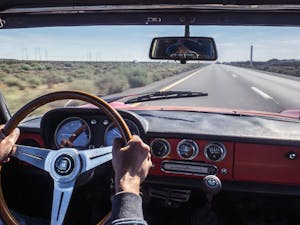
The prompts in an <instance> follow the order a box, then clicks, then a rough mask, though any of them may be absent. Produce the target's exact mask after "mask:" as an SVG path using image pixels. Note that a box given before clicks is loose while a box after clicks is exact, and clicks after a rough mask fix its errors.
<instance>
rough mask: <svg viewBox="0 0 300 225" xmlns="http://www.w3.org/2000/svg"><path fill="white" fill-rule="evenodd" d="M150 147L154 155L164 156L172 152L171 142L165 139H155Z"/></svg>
mask: <svg viewBox="0 0 300 225" xmlns="http://www.w3.org/2000/svg"><path fill="white" fill-rule="evenodd" d="M150 149H151V152H152V154H153V155H154V156H156V157H159V158H163V157H166V156H167V155H168V154H169V153H170V144H169V142H168V141H167V140H165V139H154V140H153V141H152V142H151V144H150Z"/></svg>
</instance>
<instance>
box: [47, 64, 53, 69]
mask: <svg viewBox="0 0 300 225" xmlns="http://www.w3.org/2000/svg"><path fill="white" fill-rule="evenodd" d="M45 68H46V70H52V69H53V66H52V65H51V64H47V65H46V66H45Z"/></svg>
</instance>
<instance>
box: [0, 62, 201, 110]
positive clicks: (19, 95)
mask: <svg viewBox="0 0 300 225" xmlns="http://www.w3.org/2000/svg"><path fill="white" fill-rule="evenodd" d="M200 66H201V64H194V63H191V64H185V65H182V64H179V63H150V62H149V63H148V62H144V63H141V62H140V63H134V62H37V61H23V62H20V61H2V62H1V61H0V81H1V82H0V90H1V92H2V93H3V95H4V96H5V98H6V99H7V102H8V105H9V108H10V110H11V111H12V112H15V111H16V110H17V109H19V108H20V107H21V106H22V105H24V104H25V103H26V102H28V101H30V100H32V99H33V98H35V97H37V96H39V95H42V94H45V93H48V92H51V91H55V90H84V91H88V92H90V93H94V94H102V95H108V94H113V93H118V92H122V91H124V90H126V89H129V88H135V87H142V86H145V85H147V84H150V83H152V82H154V81H159V80H162V79H164V78H167V77H169V76H173V75H176V74H179V73H182V72H185V71H188V70H191V69H195V68H197V67H200ZM50 107H51V105H50Z"/></svg>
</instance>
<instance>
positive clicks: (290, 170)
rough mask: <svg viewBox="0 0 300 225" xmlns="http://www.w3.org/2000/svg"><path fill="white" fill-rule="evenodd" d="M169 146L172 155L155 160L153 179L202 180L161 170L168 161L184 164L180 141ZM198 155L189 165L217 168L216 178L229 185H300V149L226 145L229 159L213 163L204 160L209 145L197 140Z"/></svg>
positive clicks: (197, 176) (171, 142)
mask: <svg viewBox="0 0 300 225" xmlns="http://www.w3.org/2000/svg"><path fill="white" fill-rule="evenodd" d="M166 141H167V142H168V143H169V144H170V149H171V151H170V153H169V154H168V155H167V156H166V157H163V158H160V157H155V156H152V161H153V164H154V167H153V169H152V170H151V172H150V174H151V175H159V176H174V177H192V178H196V179H197V178H199V179H202V178H203V176H204V175H203V176H201V175H194V174H183V173H173V172H169V171H167V172H166V171H164V170H163V169H162V165H163V162H165V161H174V162H177V161H183V159H182V157H180V156H179V155H178V152H177V150H176V149H177V146H178V143H179V142H180V141H181V140H180V139H167V140H166ZM195 142H196V143H197V145H198V148H199V152H198V154H197V156H196V157H195V158H194V159H192V160H184V161H186V162H198V163H200V164H201V163H203V164H206V165H214V166H215V167H216V168H217V172H216V175H217V176H218V177H219V178H220V179H221V180H227V181H251V182H263V183H277V184H291V185H293V184H294V185H299V184H300V176H299V174H298V173H297V171H299V170H300V164H299V162H298V160H296V157H297V156H298V155H299V154H300V149H299V148H296V147H289V146H277V145H265V144H248V143H247V144H246V143H233V142H223V145H224V146H225V148H226V156H225V157H224V159H223V160H221V161H219V162H214V161H211V160H209V159H207V157H206V156H205V153H204V149H205V146H207V145H208V144H209V143H211V142H210V141H204V140H197V141H195Z"/></svg>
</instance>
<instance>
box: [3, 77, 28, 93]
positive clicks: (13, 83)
mask: <svg viewBox="0 0 300 225" xmlns="http://www.w3.org/2000/svg"><path fill="white" fill-rule="evenodd" d="M4 83H5V84H6V85H7V86H8V87H17V88H19V89H20V90H24V89H25V87H26V86H25V84H24V82H22V81H20V80H18V79H16V78H14V77H9V78H7V79H6V80H5V81H4Z"/></svg>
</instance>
